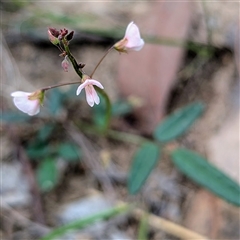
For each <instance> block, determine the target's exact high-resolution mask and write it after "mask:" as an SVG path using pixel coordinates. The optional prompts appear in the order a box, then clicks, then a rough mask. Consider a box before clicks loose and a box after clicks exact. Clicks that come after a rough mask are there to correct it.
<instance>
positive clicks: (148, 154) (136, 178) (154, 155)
mask: <svg viewBox="0 0 240 240" xmlns="http://www.w3.org/2000/svg"><path fill="white" fill-rule="evenodd" d="M159 157H160V150H159V147H158V146H157V145H155V144H153V143H150V142H148V143H145V144H143V145H142V146H141V148H140V149H139V150H138V151H137V152H136V154H135V156H134V158H133V161H132V165H131V168H130V172H129V177H128V191H129V192H130V193H131V194H135V193H137V192H138V191H139V190H140V189H141V187H142V186H143V184H144V183H145V181H146V180H147V178H148V176H149V175H150V173H151V172H152V170H153V168H154V167H155V166H156V164H157V161H158V159H159Z"/></svg>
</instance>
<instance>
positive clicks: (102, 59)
mask: <svg viewBox="0 0 240 240" xmlns="http://www.w3.org/2000/svg"><path fill="white" fill-rule="evenodd" d="M112 49H113V46H112V47H110V48H109V49H108V50H107V52H106V53H105V54H104V55H103V57H102V58H101V59H100V61H99V62H98V64H97V66H96V67H95V68H94V70H93V72H92V73H91V75H90V78H92V76H93V74H94V73H95V72H96V70H97V68H98V67H99V65H100V64H101V62H102V61H103V59H104V58H105V57H106V56H107V55H108V53H109V52H110V51H111V50H112Z"/></svg>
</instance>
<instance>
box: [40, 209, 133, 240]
mask: <svg viewBox="0 0 240 240" xmlns="http://www.w3.org/2000/svg"><path fill="white" fill-rule="evenodd" d="M129 210H130V207H129V206H128V205H121V206H117V207H114V208H112V209H110V210H107V211H104V212H102V213H98V214H95V215H93V216H90V217H86V218H84V219H81V220H77V221H74V222H72V223H69V224H67V225H64V226H61V227H59V228H56V229H54V230H53V231H52V232H50V233H49V234H47V235H46V236H44V237H43V238H41V239H40V240H56V239H59V237H60V236H62V235H64V234H66V233H67V232H69V231H72V230H80V229H83V228H85V227H87V226H88V225H90V224H93V223H95V222H97V221H100V220H106V219H109V218H112V217H115V216H118V215H120V214H123V213H126V212H128V211H129Z"/></svg>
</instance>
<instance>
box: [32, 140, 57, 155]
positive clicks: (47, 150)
mask: <svg viewBox="0 0 240 240" xmlns="http://www.w3.org/2000/svg"><path fill="white" fill-rule="evenodd" d="M55 153H56V150H55V147H54V146H52V145H47V144H46V143H43V142H39V141H37V142H33V143H32V144H30V145H28V146H27V154H28V156H29V157H30V158H33V159H41V158H45V157H47V156H50V155H53V154H55Z"/></svg>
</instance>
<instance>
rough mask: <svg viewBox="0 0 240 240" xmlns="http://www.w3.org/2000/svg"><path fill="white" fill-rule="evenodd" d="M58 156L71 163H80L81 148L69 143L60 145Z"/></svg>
mask: <svg viewBox="0 0 240 240" xmlns="http://www.w3.org/2000/svg"><path fill="white" fill-rule="evenodd" d="M58 154H59V156H60V157H62V158H64V159H65V160H67V161H71V162H73V161H78V160H79V159H80V158H81V152H80V151H79V147H78V146H76V145H74V144H72V143H69V142H66V143H62V144H60V145H59V147H58Z"/></svg>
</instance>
